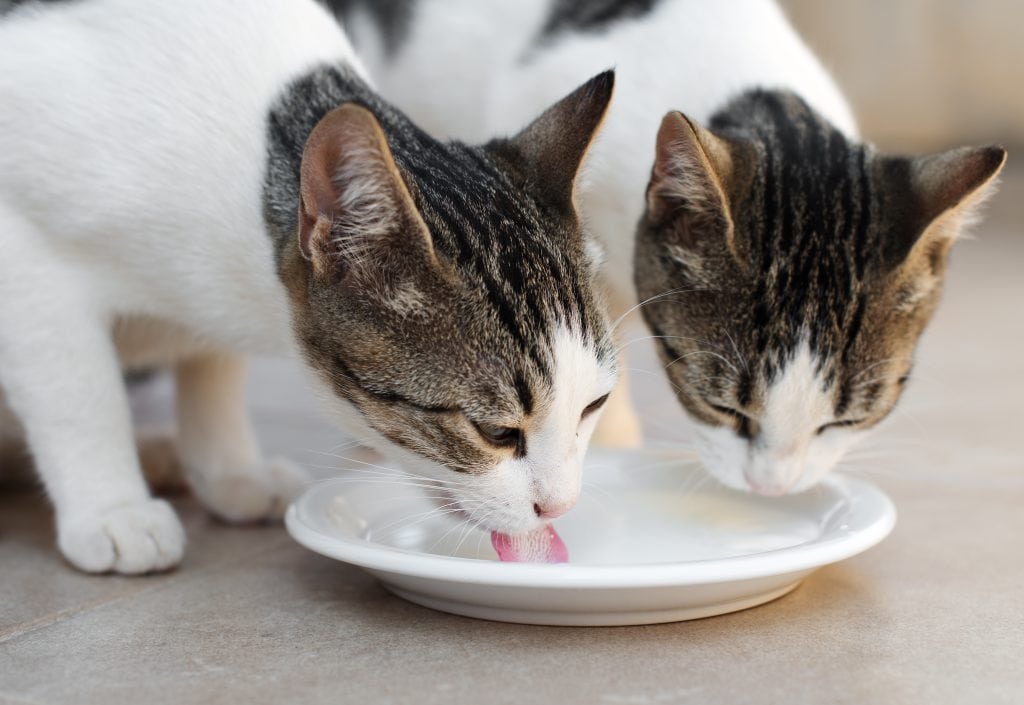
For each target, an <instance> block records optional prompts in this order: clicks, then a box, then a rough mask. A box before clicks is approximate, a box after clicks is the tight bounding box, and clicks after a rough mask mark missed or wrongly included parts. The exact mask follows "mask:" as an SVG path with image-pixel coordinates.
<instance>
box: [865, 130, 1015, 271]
mask: <svg viewBox="0 0 1024 705" xmlns="http://www.w3.org/2000/svg"><path fill="white" fill-rule="evenodd" d="M1005 163H1006V150H1005V149H1003V148H1002V147H962V148H960V149H952V150H950V151H948V152H941V153H939V154H930V155H926V156H922V157H882V158H881V169H882V173H883V175H884V176H883V184H884V191H883V193H882V194H881V198H882V199H883V203H884V207H885V208H886V210H887V211H888V214H887V215H888V217H889V219H890V221H891V222H892V223H893V225H892V228H891V229H892V232H891V234H890V236H889V238H888V239H887V240H886V245H885V251H884V253H883V255H884V258H885V260H886V262H887V263H888V264H889V265H890V266H896V265H899V264H900V263H902V262H904V261H905V260H907V258H908V257H910V256H911V255H912V254H913V253H914V252H917V251H922V252H925V251H926V252H927V253H928V256H929V257H931V258H933V259H936V258H938V259H942V258H944V256H945V254H946V252H948V250H949V247H950V246H951V245H952V243H953V241H954V240H955V239H956V238H957V236H958V235H959V234H960V231H961V229H962V228H963V227H964V226H965V225H967V224H969V223H970V221H971V220H972V218H973V217H974V216H975V214H976V212H977V209H978V207H979V206H980V205H981V204H982V203H983V202H984V201H985V199H986V198H987V197H988V196H989V195H991V194H992V193H993V192H994V190H995V188H994V186H995V181H996V178H997V177H998V175H999V172H1000V170H1001V169H1002V168H1003V164H1005ZM934 264H935V265H937V262H936V263H934ZM936 268H937V267H936V266H933V269H936Z"/></svg>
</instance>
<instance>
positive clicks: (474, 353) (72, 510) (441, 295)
mask: <svg viewBox="0 0 1024 705" xmlns="http://www.w3.org/2000/svg"><path fill="white" fill-rule="evenodd" d="M242 5H244V8H243V7H242ZM8 6H9V7H8ZM225 28H227V30H226V29H225ZM0 66H3V67H4V70H3V71H0V124H2V125H3V129H2V130H0V250H2V252H3V255H2V256H0V389H2V392H0V419H3V418H4V417H6V416H8V414H7V413H6V411H8V410H10V411H13V412H14V415H15V416H16V417H17V418H18V419H19V421H20V423H19V424H17V427H16V428H10V429H7V428H0V435H2V433H3V432H6V431H12V432H17V433H20V432H22V431H23V432H24V435H25V438H26V442H27V444H28V445H29V446H30V447H31V450H32V455H33V457H34V460H35V465H36V469H37V471H38V472H39V475H40V477H41V479H42V481H43V484H44V485H45V486H46V490H47V492H48V494H49V496H50V497H51V499H52V500H53V503H54V505H55V509H56V523H57V540H58V544H59V546H60V548H61V550H62V552H63V553H64V555H65V556H66V557H67V559H68V560H69V561H70V562H71V563H72V564H73V565H75V566H77V567H78V568H80V569H82V570H86V571H90V572H108V571H115V572H120V573H144V572H149V571H154V570H163V569H167V568H170V567H172V566H174V565H176V564H177V563H178V562H179V561H180V560H181V558H182V554H183V550H184V543H185V533H184V531H183V530H182V526H181V523H180V522H179V520H178V518H177V516H176V515H175V513H174V510H173V509H172V508H171V506H170V505H169V504H167V503H166V502H164V501H163V500H161V499H156V498H153V497H152V496H151V495H150V493H149V490H148V488H147V487H146V485H145V482H144V480H143V477H142V474H141V472H140V467H139V459H138V456H137V454H136V452H135V447H134V443H133V437H132V429H131V416H130V413H129V408H128V401H127V398H126V395H125V390H124V388H123V382H122V368H123V367H133V366H152V365H159V366H166V367H173V368H174V369H175V372H176V375H177V385H176V389H177V395H178V400H177V402H178V403H177V410H178V416H179V423H178V428H179V436H178V452H179V455H180V458H181V461H182V464H183V465H184V467H185V470H186V473H187V476H188V480H189V482H190V484H191V486H192V488H193V490H194V491H195V494H196V495H197V497H198V498H199V500H200V501H201V502H202V503H203V504H205V505H206V507H207V508H208V509H209V510H210V511H211V512H213V513H214V514H216V515H217V516H219V517H221V518H223V519H225V520H228V521H235V522H251V521H256V520H260V519H265V518H270V517H275V516H279V515H280V513H281V512H282V511H283V508H284V507H285V506H287V504H288V501H289V499H290V498H291V497H292V496H293V494H294V493H295V491H296V490H297V489H299V488H301V487H302V485H303V484H304V483H305V481H306V480H307V478H306V476H305V474H304V473H303V472H302V471H301V470H300V469H299V468H297V467H295V466H294V465H292V464H290V463H288V462H287V461H283V460H280V459H268V458H265V457H264V455H263V453H262V452H261V450H260V448H259V445H258V444H257V442H256V440H255V437H254V433H253V431H252V429H251V427H250V424H249V422H248V419H247V417H246V414H245V410H244V388H245V385H244V356H245V355H247V354H253V353H263V354H265V353H290V352H297V353H298V354H299V355H300V356H301V358H302V360H303V361H304V363H305V365H306V367H307V369H308V372H309V373H310V376H311V378H312V379H313V381H314V382H315V383H316V385H317V386H318V388H319V391H320V393H321V394H320V395H321V396H322V397H323V398H324V400H325V401H326V403H327V404H328V405H329V406H330V408H331V409H332V410H333V411H334V412H336V413H335V415H336V416H337V418H338V420H339V421H340V423H341V425H342V426H343V427H344V428H345V429H346V430H347V431H348V432H350V433H352V434H353V435H355V436H356V437H357V438H359V439H360V440H361V441H363V442H365V443H366V444H368V445H370V446H372V447H374V448H375V449H377V450H378V451H380V452H382V453H383V454H384V455H385V456H387V457H388V458H389V460H391V461H393V462H396V463H397V464H399V465H400V466H401V467H402V468H403V469H404V470H406V471H408V472H409V473H414V474H416V475H417V476H418V477H420V478H427V480H426V482H428V483H430V484H436V486H437V487H438V488H439V489H440V490H441V491H442V493H444V494H445V495H446V496H447V497H448V500H447V501H448V502H450V504H448V505H447V508H450V509H452V510H453V511H455V510H457V511H459V512H460V513H461V515H462V517H463V518H464V519H465V520H467V521H469V522H470V523H471V524H473V525H475V526H479V527H480V528H483V529H485V530H488V531H493V532H495V533H494V534H493V537H494V545H495V547H496V549H497V550H498V552H499V555H500V556H501V558H503V559H515V560H525V559H542V560H554V559H564V558H565V551H564V547H561V544H560V542H559V541H558V540H557V536H556V534H555V533H554V531H553V530H552V529H550V528H549V527H548V524H549V522H550V521H551V519H553V518H554V517H557V516H559V515H561V514H563V513H564V512H565V511H567V510H568V509H569V508H571V507H572V505H573V504H574V503H575V501H576V498H577V495H578V494H579V489H580V474H581V465H582V459H583V454H584V452H585V451H586V447H587V444H588V442H589V440H590V436H591V434H592V433H593V430H594V425H595V423H596V421H597V416H598V415H599V411H600V408H601V406H602V404H603V402H604V399H605V398H606V397H607V394H608V391H609V390H610V389H611V388H612V387H613V386H614V382H615V377H616V364H615V354H614V349H613V347H612V345H611V342H610V339H609V338H610V336H609V335H608V322H607V320H606V317H605V313H604V306H603V304H602V302H601V299H600V295H599V293H598V291H597V287H596V286H595V283H594V277H595V274H596V269H597V266H598V263H597V257H596V256H595V254H594V251H593V248H591V247H589V245H588V240H587V238H586V237H585V234H584V232H583V228H582V226H581V223H580V218H579V217H578V214H577V209H576V204H575V196H576V194H575V190H576V189H575V182H576V176H577V170H578V168H579V166H580V163H581V161H582V160H583V157H584V155H585V154H586V152H587V150H588V148H589V146H590V143H591V140H592V138H593V135H594V133H595V131H596V130H597V129H598V126H599V125H600V124H601V122H602V120H603V118H604V114H605V111H606V109H607V106H608V102H609V100H610V99H611V93H612V82H613V79H612V74H611V73H610V72H606V73H603V74H600V75H598V76H596V77H595V78H593V79H592V80H590V81H589V82H587V83H585V84H584V85H583V86H581V87H580V88H578V89H577V90H575V91H573V92H572V93H570V94H569V95H568V96H566V97H564V98H562V99H561V100H560V101H558V102H555V103H554V105H553V106H552V107H550V108H548V109H547V110H546V111H541V110H537V111H536V112H537V114H539V117H536V119H534V120H533V121H532V122H530V121H528V120H524V121H523V123H522V125H519V126H517V127H521V128H522V129H520V130H518V131H510V134H511V133H514V134H512V136H510V137H507V138H502V139H494V140H491V141H489V142H487V143H486V144H482V145H468V144H464V143H461V142H454V141H453V142H441V141H438V140H436V139H433V138H432V137H430V136H429V135H428V134H426V133H425V132H424V131H422V130H420V129H419V128H417V127H416V126H415V125H414V124H413V123H412V122H410V121H409V119H407V118H406V116H405V115H404V114H402V113H401V112H400V111H398V110H396V109H395V108H394V107H392V106H391V105H389V104H388V103H387V102H385V101H384V100H382V99H381V98H380V96H378V95H377V93H376V92H375V91H374V90H373V89H372V88H371V86H370V84H369V83H368V81H367V79H366V77H365V76H364V74H363V71H362V68H361V64H360V62H359V60H358V59H357V58H356V56H355V55H354V53H353V51H352V48H351V46H350V45H349V43H348V40H347V38H346V36H345V34H344V33H343V31H342V28H341V27H340V26H339V25H338V24H337V23H335V22H333V21H332V20H331V18H330V16H329V15H328V13H327V11H326V10H325V9H324V8H323V7H322V6H321V5H320V4H319V3H317V2H315V1H314V0H250V2H246V3H237V2H233V1H232V0H180V1H179V2H176V3H161V2H157V1H156V0H89V1H88V2H73V3H72V2H68V3H43V2H29V3H19V2H15V3H13V4H12V3H9V2H8V3H4V2H2V1H0ZM531 117H534V116H531ZM524 125H525V127H523V126H524ZM7 407H9V409H7ZM256 540H258V537H257V538H256ZM538 547H539V548H538Z"/></svg>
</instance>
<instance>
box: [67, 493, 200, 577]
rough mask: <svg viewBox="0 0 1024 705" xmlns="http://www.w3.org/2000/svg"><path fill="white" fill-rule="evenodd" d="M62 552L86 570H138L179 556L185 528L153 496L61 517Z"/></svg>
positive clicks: (167, 565) (163, 565) (172, 561)
mask: <svg viewBox="0 0 1024 705" xmlns="http://www.w3.org/2000/svg"><path fill="white" fill-rule="evenodd" d="M57 543H58V545H59V546H60V550H61V552H62V553H63V554H64V557H65V558H67V559H68V561H70V562H71V564H72V565H74V566H75V567H76V568H79V569H81V570H84V571H86V572H88V573H106V572H108V571H114V572H116V573H125V574H129V575H135V574H138V573H149V572H151V571H155V570H166V569H167V568H171V567H173V566H176V565H177V564H178V563H180V562H181V557H182V555H183V554H184V552H185V530H184V529H183V528H182V526H181V522H180V521H179V520H178V516H177V515H176V514H175V513H174V509H172V508H171V505H169V504H168V503H167V502H165V501H163V500H162V499H150V500H146V501H143V502H137V503H133V504H126V505H123V506H120V507H114V508H113V509H108V510H106V511H103V512H99V513H96V514H90V515H84V516H78V517H75V518H73V519H70V520H68V521H62V522H60V526H59V528H58V538H57Z"/></svg>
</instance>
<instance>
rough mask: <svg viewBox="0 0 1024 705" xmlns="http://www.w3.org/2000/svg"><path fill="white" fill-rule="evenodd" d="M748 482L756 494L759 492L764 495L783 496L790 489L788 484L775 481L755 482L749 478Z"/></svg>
mask: <svg viewBox="0 0 1024 705" xmlns="http://www.w3.org/2000/svg"><path fill="white" fill-rule="evenodd" d="M747 484H748V485H750V489H751V490H752V491H753V492H754V493H755V494H759V495H761V496H762V497H781V496H782V495H784V494H786V490H788V489H789V488H788V487H787V486H785V485H782V484H779V483H775V482H753V481H751V480H747Z"/></svg>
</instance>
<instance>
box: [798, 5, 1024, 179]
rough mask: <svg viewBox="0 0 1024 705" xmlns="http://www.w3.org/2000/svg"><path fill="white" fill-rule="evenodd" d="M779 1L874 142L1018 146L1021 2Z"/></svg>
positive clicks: (1023, 105)
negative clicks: (845, 96)
mask: <svg viewBox="0 0 1024 705" xmlns="http://www.w3.org/2000/svg"><path fill="white" fill-rule="evenodd" d="M780 2H781V4H782V6H783V8H784V9H785V10H786V12H787V14H788V15H789V17H790V19H791V20H792V22H793V24H794V25H795V26H796V28H797V30H798V31H799V32H800V33H801V34H802V35H803V37H804V39H806V41H807V42H808V44H810V46H811V48H812V49H813V50H814V51H815V52H816V53H817V54H818V56H819V57H821V59H822V60H823V61H824V62H825V65H826V66H828V67H829V69H830V70H831V71H832V75H833V76H834V77H835V78H836V80H837V81H838V82H839V85H840V86H841V87H842V89H843V90H844V92H845V93H846V95H847V97H848V98H849V100H850V102H851V103H852V104H853V108H854V110H855V111H856V114H857V116H858V119H859V120H860V125H861V129H862V131H863V133H864V136H865V137H866V138H867V139H869V140H871V141H873V142H875V143H876V144H878V145H879V147H882V148H884V149H890V150H894V151H905V152H917V151H926V150H932V149H942V148H945V147H951V146H955V145H959V144H960V143H971V142H979V143H980V142H997V143H1002V144H1004V145H1005V146H1007V147H1011V148H1012V147H1013V146H1024V1H1022V0H780ZM1011 154H1012V150H1011ZM1012 161H1013V160H1012V159H1011V162H1012Z"/></svg>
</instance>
